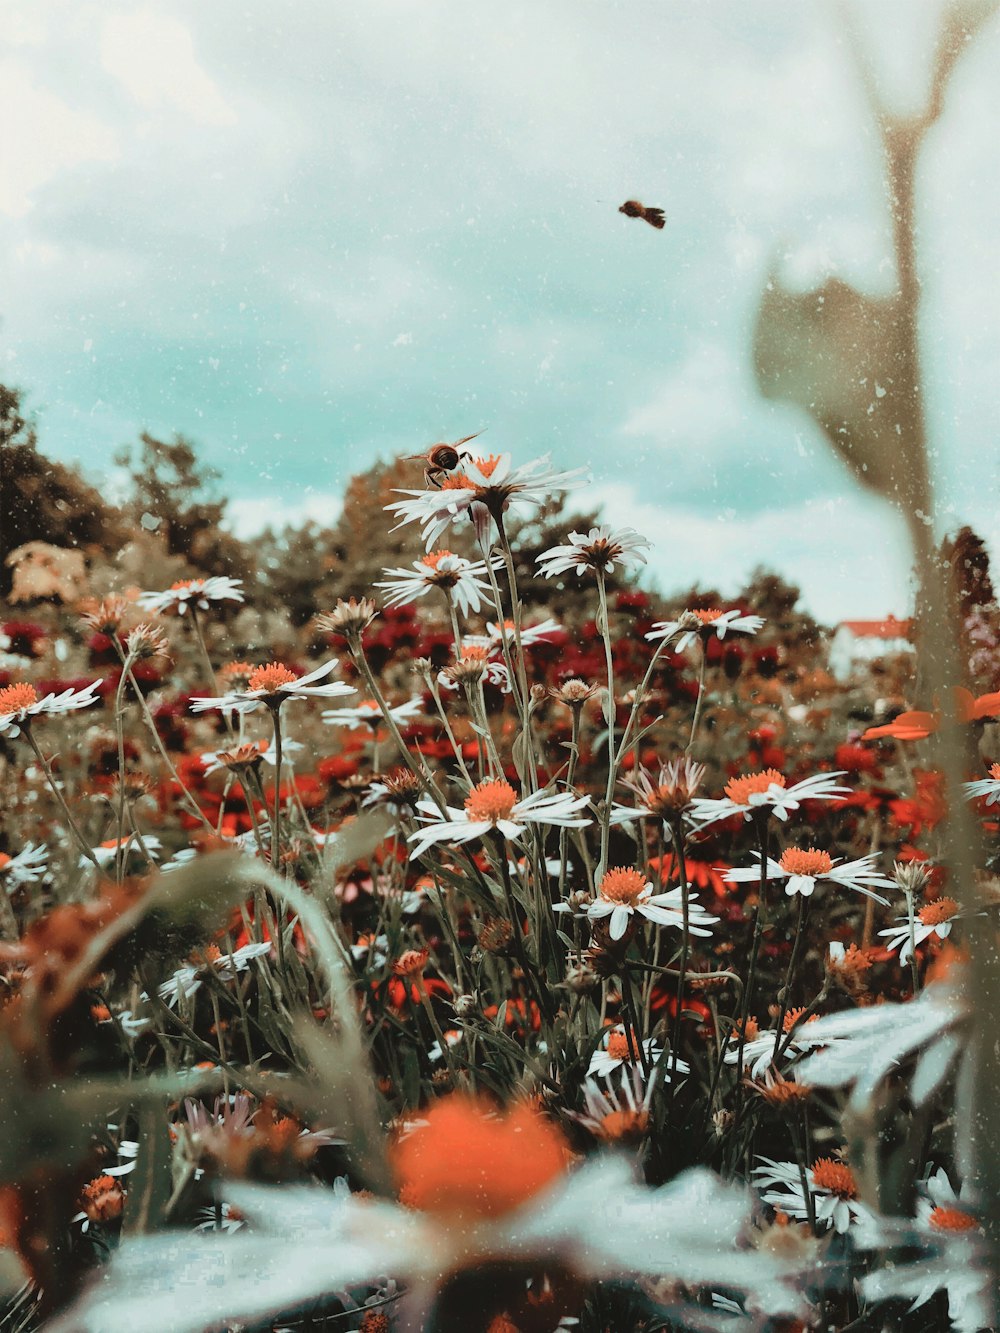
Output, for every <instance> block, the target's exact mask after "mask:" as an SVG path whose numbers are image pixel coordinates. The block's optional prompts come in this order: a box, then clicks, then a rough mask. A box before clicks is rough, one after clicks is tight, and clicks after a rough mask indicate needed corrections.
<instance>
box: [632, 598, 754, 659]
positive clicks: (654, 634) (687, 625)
mask: <svg viewBox="0 0 1000 1333" xmlns="http://www.w3.org/2000/svg"><path fill="white" fill-rule="evenodd" d="M764 623H765V622H764V620H763V619H762V617H761V616H745V615H743V614H742V612H740V611H719V610H716V609H715V608H713V609H712V610H710V611H684V612H683V613H682V614H681V615H680V616H679V617H678V618H677V619H676V620H657V621H655V622H654V624H653V628H652V629H651V630H650V631H649V633H648V634H647V635H646V638H647V639H649V640H650V641H651V642H653V643H669V642H670V641H671V640H672V639H676V640H677V642H676V643H675V644H674V645H673V649H674V652H676V653H683V652H684V650H685V649H686V648H687V647H688V646H689V645H690V644H691V643H693V642H694V640H695V639H701V640H702V641H703V642H704V641H705V640H707V639H711V638H716V639H724V638H725V637H726V635H727V634H756V633H757V631H758V630H759V629H761V628H762V627H763V625H764Z"/></svg>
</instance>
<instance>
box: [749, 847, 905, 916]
mask: <svg viewBox="0 0 1000 1333" xmlns="http://www.w3.org/2000/svg"><path fill="white" fill-rule="evenodd" d="M751 855H753V856H755V857H756V859H757V862H758V864H757V865H756V866H747V867H745V868H741V869H737V870H730V871H728V873H727V874H726V875H725V876H724V879H725V880H726V883H727V884H747V883H759V882H760V864H759V862H760V855H759V853H757V852H753V853H751ZM877 861H878V856H877V855H876V854H875V853H874V852H870V853H869V854H868V855H867V856H861V857H858V859H857V860H855V861H843V860H839V859H838V860H834V859H833V858H832V857H831V856H830V854H829V853H828V852H821V851H817V849H816V848H815V847H809V848H803V847H787V848H786V849H785V850H784V851H783V852H782V853H781V858H780V860H777V861H774V860H772V858H771V857H768V858H767V870H766V872H765V873H766V875H767V878H768V879H769V880H771V879H778V880H783V881H784V884H785V893H786V894H787V895H788V897H789V898H794V897H795V895H796V894H797V893H801V894H802V896H803V897H805V898H808V897H811V896H812V894H813V892H814V891H815V888H816V885H817V884H836V885H838V886H839V887H841V888H845V889H853V890H854V891H855V893H863V894H864V895H865V896H866V897H867V898H873V899H874V900H875V901H876V902H877V903H882V904H883V906H885V907H888V905H889V899H888V898H883V897H882V895H881V894H879V893H875V892H874V890H875V889H876V888H879V889H893V888H895V887H896V883H895V880H892V879H889V877H888V876H887V875H883V874H882V873H881V871H879V870H877V869H876V862H877Z"/></svg>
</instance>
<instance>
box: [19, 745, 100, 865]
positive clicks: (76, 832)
mask: <svg viewBox="0 0 1000 1333" xmlns="http://www.w3.org/2000/svg"><path fill="white" fill-rule="evenodd" d="M21 735H22V736H23V737H24V738H25V740H26V741H27V742H28V744H29V745H30V746H31V748H32V750H34V752H35V758H36V759H37V760H38V762H39V764H41V766H42V772H43V773H44V774H45V780H46V782H47V783H48V784H49V789H50V790H51V792H52V795H53V796H54V797H55V798H56V800H57V801H58V802H59V806H60V809H61V810H62V812H63V815H64V816H65V819H66V823H67V824H68V825H69V827H70V831H71V832H72V834H73V837H74V838H76V841H77V843H78V844H79V847H80V851H81V852H83V854H84V856H85V857H86V858H87V860H88V861H89V862H90V864H91V865H92V866H93V867H94V869H95V870H96V871H97V873H98V874H100V873H101V867H100V865H99V864H98V861H97V857H96V856H95V855H94V852H93V849H92V848H91V846H90V843H89V842H88V841H87V839H86V838H85V837H84V836H83V834H82V833H81V832H80V827H79V825H78V824H77V822H76V820H75V819H74V818H73V814H72V812H71V810H70V808H69V806H68V805H67V804H66V798H65V797H64V796H63V794H62V792H61V791H60V790H59V784H58V783H57V782H56V779H55V775H54V774H53V772H52V766H51V765H50V764H49V761H48V760H47V759H46V758H45V756H44V755H43V754H42V752H41V750H40V749H39V748H38V742H37V741H36V740H35V738H34V736H33V735H32V731H31V726H30V724H29V722H28V719H27V718H25V720H24V722H23V723H22V726H21Z"/></svg>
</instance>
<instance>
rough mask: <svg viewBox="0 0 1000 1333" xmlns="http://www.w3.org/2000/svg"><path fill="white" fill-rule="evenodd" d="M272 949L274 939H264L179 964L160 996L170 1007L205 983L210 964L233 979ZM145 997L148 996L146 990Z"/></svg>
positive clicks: (226, 976)
mask: <svg viewBox="0 0 1000 1333" xmlns="http://www.w3.org/2000/svg"><path fill="white" fill-rule="evenodd" d="M270 952H271V943H270V941H269V940H264V941H262V942H260V943H258V944H244V945H243V946H242V947H241V948H239V949H237V950H236V951H235V952H234V953H222V954H219V956H218V957H217V958H206V960H205V962H203V963H200V964H199V965H198V966H197V967H192V966H187V967H179V968H178V969H177V971H176V972H175V973H174V974H173V976H172V977H170V978H169V979H168V980H167V981H164V982H163V983H162V984H161V985H160V986H159V987H158V988H157V990H158V994H159V996H160V999H161V1000H163V1001H164V1002H165V1003H166V1004H169V1005H170V1007H171V1008H173V1007H174V1005H176V1004H177V1002H178V1000H180V999H184V1000H189V999H190V998H191V996H192V995H194V994H196V993H197V992H198V991H199V990H200V989H201V987H202V984H203V982H204V978H205V974H206V971H207V969H209V968H211V969H212V970H213V971H214V972H215V973H216V974H217V975H218V976H219V977H220V979H221V980H223V981H232V980H233V978H234V977H235V976H236V975H237V974H238V973H240V972H245V971H246V970H247V968H249V966H250V963H251V961H252V959H254V958H260V957H262V956H263V955H264V954H266V953H270ZM142 998H143V999H144V1000H146V999H148V998H149V997H148V996H147V995H146V994H145V993H143V996H142Z"/></svg>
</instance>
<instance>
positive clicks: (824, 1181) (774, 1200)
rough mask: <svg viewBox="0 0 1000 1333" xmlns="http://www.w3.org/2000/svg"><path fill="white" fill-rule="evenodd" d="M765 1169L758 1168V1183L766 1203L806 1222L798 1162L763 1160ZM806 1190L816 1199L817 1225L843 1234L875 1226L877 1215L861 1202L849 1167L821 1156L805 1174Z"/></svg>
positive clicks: (813, 1201) (755, 1171)
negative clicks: (857, 1225)
mask: <svg viewBox="0 0 1000 1333" xmlns="http://www.w3.org/2000/svg"><path fill="white" fill-rule="evenodd" d="M760 1160H761V1162H763V1163H764V1165H763V1166H757V1167H754V1169H753V1172H752V1175H753V1176H754V1178H755V1184H756V1185H757V1186H758V1188H760V1189H761V1190H762V1197H763V1199H764V1202H765V1203H769V1204H770V1205H771V1207H772V1208H776V1209H778V1210H780V1211H781V1212H783V1213H787V1214H788V1216H789V1217H794V1218H796V1219H797V1220H798V1221H805V1220H806V1219H807V1218H808V1217H809V1205H808V1203H807V1199H806V1194H805V1192H804V1191H803V1189H802V1176H801V1174H800V1172H799V1167H798V1163H797V1162H775V1161H772V1159H771V1158H770V1157H762V1158H761V1159H760ZM805 1177H806V1189H807V1190H808V1191H809V1194H810V1195H811V1196H812V1206H813V1211H814V1214H815V1217H816V1226H817V1228H818V1229H819V1230H825V1229H826V1228H827V1227H830V1226H832V1227H833V1229H834V1230H835V1231H837V1232H839V1233H841V1234H843V1233H844V1232H845V1231H846V1230H847V1229H848V1227H850V1226H851V1225H852V1224H854V1223H857V1222H864V1223H867V1224H869V1225H870V1224H871V1223H872V1222H873V1220H874V1219H873V1215H872V1213H871V1211H870V1210H869V1209H868V1208H866V1207H865V1205H864V1204H863V1203H859V1202H858V1199H857V1192H858V1186H857V1182H856V1180H855V1179H854V1174H853V1172H852V1171H851V1168H850V1167H849V1166H846V1165H845V1164H844V1163H843V1162H837V1161H834V1160H833V1159H832V1158H829V1157H820V1158H818V1159H817V1160H816V1161H815V1162H814V1163H813V1165H812V1167H811V1168H810V1169H808V1170H807V1171H806V1172H805Z"/></svg>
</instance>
